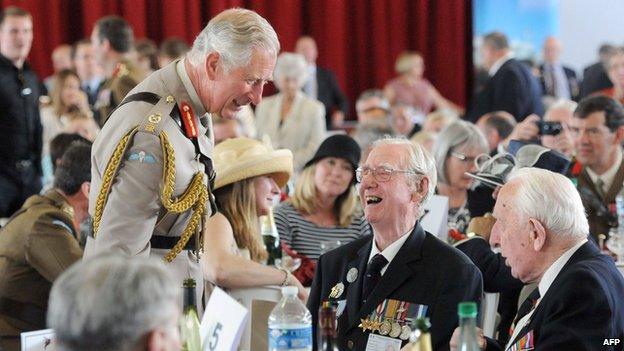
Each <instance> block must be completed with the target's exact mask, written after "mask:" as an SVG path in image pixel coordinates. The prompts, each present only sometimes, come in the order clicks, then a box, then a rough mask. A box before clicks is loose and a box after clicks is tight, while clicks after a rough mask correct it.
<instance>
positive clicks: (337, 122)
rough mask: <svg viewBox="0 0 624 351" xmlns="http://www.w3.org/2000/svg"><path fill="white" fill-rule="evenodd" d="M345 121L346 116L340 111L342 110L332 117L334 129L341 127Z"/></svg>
mask: <svg viewBox="0 0 624 351" xmlns="http://www.w3.org/2000/svg"><path fill="white" fill-rule="evenodd" d="M344 119H345V115H344V113H342V111H340V110H336V111H334V113H332V115H331V124H332V127H334V128H339V127H341V126H342V123H343V122H344Z"/></svg>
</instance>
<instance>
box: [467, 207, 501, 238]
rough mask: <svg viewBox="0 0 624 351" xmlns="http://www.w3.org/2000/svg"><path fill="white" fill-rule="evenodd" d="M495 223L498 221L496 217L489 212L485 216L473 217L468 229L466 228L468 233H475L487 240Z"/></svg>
mask: <svg viewBox="0 0 624 351" xmlns="http://www.w3.org/2000/svg"><path fill="white" fill-rule="evenodd" d="M494 223H496V218H494V216H492V214H491V213H489V212H488V213H486V214H485V215H483V217H474V218H472V219H471V220H470V224H468V230H466V233H475V234H477V235H479V236H480V237H482V238H483V239H485V241H489V240H490V234H491V233H492V227H493V226H494Z"/></svg>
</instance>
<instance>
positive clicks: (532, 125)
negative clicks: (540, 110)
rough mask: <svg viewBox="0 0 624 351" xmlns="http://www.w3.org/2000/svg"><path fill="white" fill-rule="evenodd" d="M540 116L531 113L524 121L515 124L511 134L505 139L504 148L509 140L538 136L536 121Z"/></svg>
mask: <svg viewBox="0 0 624 351" xmlns="http://www.w3.org/2000/svg"><path fill="white" fill-rule="evenodd" d="M539 120H540V117H539V116H538V115H536V114H532V115H530V116H528V117H527V118H525V119H524V121H522V122H520V123H518V124H516V126H515V127H514V129H513V131H512V132H511V134H510V135H509V136H508V137H507V139H505V148H506V147H507V145H508V144H509V141H510V140H535V139H537V138H538V136H539V128H538V127H537V122H538V121H539Z"/></svg>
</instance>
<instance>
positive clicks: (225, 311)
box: [199, 287, 249, 351]
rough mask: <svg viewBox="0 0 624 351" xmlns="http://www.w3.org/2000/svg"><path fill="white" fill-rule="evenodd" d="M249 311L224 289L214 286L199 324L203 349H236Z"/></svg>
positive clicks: (219, 350) (230, 350) (233, 350)
mask: <svg viewBox="0 0 624 351" xmlns="http://www.w3.org/2000/svg"><path fill="white" fill-rule="evenodd" d="M248 315H249V313H248V311H247V309H246V308H245V307H243V305H241V304H240V303H238V302H237V301H236V300H234V299H233V298H231V297H230V296H229V295H228V294H227V293H226V292H225V291H223V290H221V289H219V288H217V287H215V289H214V290H213V291H212V294H211V295H210V300H209V301H208V306H206V310H205V311H204V316H203V318H202V321H201V325H200V326H199V334H200V338H201V340H202V350H203V351H236V349H237V348H238V344H239V343H240V340H241V336H242V335H243V331H244V328H245V325H246V322H247V318H248V317H249V316H248Z"/></svg>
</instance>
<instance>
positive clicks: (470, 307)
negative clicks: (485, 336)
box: [457, 302, 481, 351]
mask: <svg viewBox="0 0 624 351" xmlns="http://www.w3.org/2000/svg"><path fill="white" fill-rule="evenodd" d="M457 314H458V315H459V328H460V334H459V342H458V343H457V345H458V346H457V351H479V350H481V349H480V348H479V343H478V342H477V304H476V303H475V302H460V303H459V306H458V309H457Z"/></svg>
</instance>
